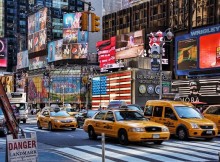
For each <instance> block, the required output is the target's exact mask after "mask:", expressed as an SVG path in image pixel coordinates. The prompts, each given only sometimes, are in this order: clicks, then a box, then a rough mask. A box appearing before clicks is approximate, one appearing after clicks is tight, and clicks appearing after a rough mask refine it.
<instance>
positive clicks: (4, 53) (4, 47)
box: [0, 38, 8, 67]
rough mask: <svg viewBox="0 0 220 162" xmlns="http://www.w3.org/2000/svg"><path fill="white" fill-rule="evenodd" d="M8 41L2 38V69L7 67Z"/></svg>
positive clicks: (0, 47)
mask: <svg viewBox="0 0 220 162" xmlns="http://www.w3.org/2000/svg"><path fill="white" fill-rule="evenodd" d="M7 56H8V51H7V40H6V39H4V38H0V67H7Z"/></svg>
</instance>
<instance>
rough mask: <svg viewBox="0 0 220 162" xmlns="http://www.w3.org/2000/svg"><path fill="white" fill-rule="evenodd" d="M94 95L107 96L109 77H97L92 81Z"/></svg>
mask: <svg viewBox="0 0 220 162" xmlns="http://www.w3.org/2000/svg"><path fill="white" fill-rule="evenodd" d="M92 94H93V95H106V94H107V77H106V76H101V77H95V78H93V79H92Z"/></svg>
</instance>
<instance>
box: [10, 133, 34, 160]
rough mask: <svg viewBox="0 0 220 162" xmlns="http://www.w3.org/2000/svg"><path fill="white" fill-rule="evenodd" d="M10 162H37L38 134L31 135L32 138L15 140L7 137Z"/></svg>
mask: <svg viewBox="0 0 220 162" xmlns="http://www.w3.org/2000/svg"><path fill="white" fill-rule="evenodd" d="M7 155H8V157H7V158H8V162H19V161H22V162H37V158H38V151H37V137H36V132H32V133H31V137H30V138H20V139H13V137H12V136H11V135H8V136H7Z"/></svg>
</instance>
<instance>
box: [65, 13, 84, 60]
mask: <svg viewBox="0 0 220 162" xmlns="http://www.w3.org/2000/svg"><path fill="white" fill-rule="evenodd" d="M81 15H82V14H81V12H76V13H68V14H64V16H63V47H62V50H63V55H62V59H85V58H87V55H88V32H87V31H80V18H81Z"/></svg>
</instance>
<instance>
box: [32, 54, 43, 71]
mask: <svg viewBox="0 0 220 162" xmlns="http://www.w3.org/2000/svg"><path fill="white" fill-rule="evenodd" d="M46 65H47V57H46V56H40V57H35V58H32V59H29V70H34V69H39V68H44V67H46Z"/></svg>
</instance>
